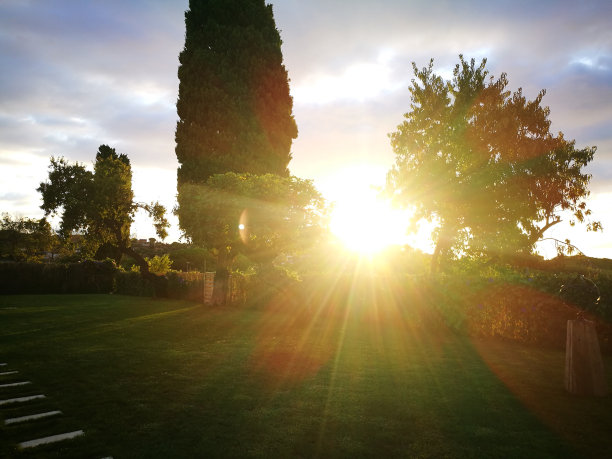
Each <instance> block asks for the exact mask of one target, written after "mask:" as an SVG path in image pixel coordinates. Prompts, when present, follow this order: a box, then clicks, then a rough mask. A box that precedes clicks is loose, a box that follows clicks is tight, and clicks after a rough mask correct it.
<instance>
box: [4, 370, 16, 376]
mask: <svg viewBox="0 0 612 459" xmlns="http://www.w3.org/2000/svg"><path fill="white" fill-rule="evenodd" d="M17 373H19V372H18V371H17V370H15V371H1V372H0V376H8V375H16V374H17Z"/></svg>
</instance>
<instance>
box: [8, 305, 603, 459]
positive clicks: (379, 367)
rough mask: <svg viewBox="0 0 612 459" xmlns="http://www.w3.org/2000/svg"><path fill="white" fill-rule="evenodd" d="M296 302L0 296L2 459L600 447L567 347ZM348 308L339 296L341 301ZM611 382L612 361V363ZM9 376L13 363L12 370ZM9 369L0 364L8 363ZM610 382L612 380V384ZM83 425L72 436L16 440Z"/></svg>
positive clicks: (514, 452) (596, 414)
mask: <svg viewBox="0 0 612 459" xmlns="http://www.w3.org/2000/svg"><path fill="white" fill-rule="evenodd" d="M401 303H402V304H401V305H399V306H398V305H397V304H395V303H393V302H390V304H389V305H388V306H383V305H381V304H374V303H369V302H368V301H358V300H356V299H353V300H352V301H351V302H350V304H351V306H350V307H346V305H344V304H341V303H339V302H336V303H335V304H336V305H337V306H336V307H334V302H333V301H332V302H330V305H328V306H327V307H326V308H325V309H324V310H321V309H319V308H317V307H311V308H310V309H308V308H306V307H303V308H298V309H296V308H295V307H291V306H289V305H288V304H285V303H284V302H283V301H282V299H279V300H278V301H274V302H272V303H271V304H268V305H262V306H260V307H257V308H256V307H250V308H247V307H243V308H238V307H227V308H209V307H203V306H201V305H197V304H193V303H188V302H182V301H169V300H158V299H148V298H133V297H123V296H113V295H70V296H67V295H57V296H53V295H48V296H0V362H6V363H8V364H9V366H10V368H14V369H16V370H19V371H20V374H19V375H18V377H14V376H2V377H0V378H2V379H0V384H2V383H7V382H11V381H17V380H30V381H32V384H31V386H27V387H25V386H24V388H11V389H6V388H5V389H0V400H2V399H6V398H9V397H11V396H13V395H15V396H18V395H28V394H36V393H44V394H46V395H47V399H45V400H42V401H40V402H30V403H29V404H28V405H19V406H16V407H15V406H10V407H0V419H6V418H9V417H14V416H19V415H23V414H31V413H32V412H42V411H49V410H57V409H59V410H61V411H62V412H63V413H64V415H63V416H61V418H58V419H53V420H51V419H50V420H42V421H34V422H30V423H27V424H25V425H20V426H4V425H3V423H0V457H93V458H95V457H104V456H113V457H114V458H115V459H118V458H123V457H130V458H136V457H143V458H145V457H146V458H152V457H160V458H170V457H172V458H175V457H185V458H194V457H432V458H439V457H474V458H482V457H517V458H519V457H520V458H524V457H550V458H558V457H603V456H605V455H606V453H609V452H610V451H612V435H610V432H612V399H611V397H607V398H603V399H589V398H577V397H572V396H570V395H567V394H566V393H565V392H564V390H563V365H564V354H563V352H560V351H556V350H544V349H536V348H529V347H525V346H520V345H516V344H507V343H506V344H503V343H495V342H471V341H470V340H468V339H465V338H461V337H458V336H456V335H454V334H452V333H450V332H448V331H445V330H444V327H443V326H441V325H440V324H439V322H436V321H435V320H428V319H427V314H426V313H424V312H423V311H422V309H421V308H419V307H418V306H417V305H416V304H410V301H402V302H401ZM338 305H339V306H338ZM606 366H607V370H608V375H610V368H612V360H610V359H606ZM4 368H8V367H4ZM0 371H3V370H0ZM611 384H612V381H611ZM78 429H83V430H84V431H85V433H86V435H85V436H84V437H81V438H79V439H76V440H72V441H70V442H66V443H62V444H61V446H60V444H58V445H55V446H53V447H51V446H49V447H41V448H37V449H35V450H31V451H29V452H28V453H27V454H26V453H23V452H22V453H19V452H17V451H16V450H15V445H16V444H17V443H18V442H21V441H24V440H30V439H32V438H38V437H41V436H45V435H49V434H53V433H62V432H67V431H72V430H78Z"/></svg>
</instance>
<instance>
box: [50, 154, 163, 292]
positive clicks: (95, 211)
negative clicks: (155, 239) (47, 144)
mask: <svg viewBox="0 0 612 459" xmlns="http://www.w3.org/2000/svg"><path fill="white" fill-rule="evenodd" d="M38 191H39V192H40V193H41V195H42V199H43V204H42V206H41V208H42V209H43V210H44V211H45V215H49V214H58V213H59V214H61V221H60V235H61V236H62V237H63V238H64V239H67V238H69V237H70V236H71V235H72V234H73V233H75V232H77V233H83V234H84V238H85V241H86V243H87V246H88V247H89V250H90V252H91V253H92V254H93V253H95V252H96V251H97V250H98V249H99V248H101V247H106V248H108V246H111V247H114V248H115V249H116V252H118V254H119V258H120V256H121V254H126V255H129V256H130V257H132V258H133V259H134V260H136V262H137V263H138V265H139V266H140V268H141V273H142V275H143V277H145V278H148V279H150V280H152V281H153V282H154V284H155V285H156V289H157V292H158V294H160V295H163V282H162V280H160V279H159V278H158V277H157V276H155V275H153V274H152V273H150V272H149V265H148V263H147V261H146V260H145V259H144V258H143V257H142V256H141V255H140V254H138V253H137V252H136V251H135V250H134V249H133V248H132V247H131V241H130V228H131V224H132V222H133V221H134V215H135V213H136V211H137V210H138V209H143V210H145V211H146V212H147V213H148V214H149V215H150V216H151V217H152V218H153V221H154V225H155V229H156V232H157V234H158V236H159V237H161V238H162V239H163V238H165V237H166V236H167V232H166V228H167V227H168V226H169V224H168V222H167V221H166V218H165V209H164V207H163V206H162V205H160V204H159V203H151V204H142V203H138V202H135V201H134V193H133V191H132V169H131V165H130V161H129V159H128V157H127V156H126V155H124V154H121V155H118V154H117V152H116V151H115V149H114V148H111V147H109V146H107V145H101V146H100V147H99V149H98V152H97V154H96V161H95V163H94V171H93V172H91V171H88V170H87V169H86V168H85V166H84V165H83V164H79V163H75V164H70V163H68V162H67V161H66V160H65V159H64V158H58V159H56V158H51V164H50V167H49V179H48V181H47V182H44V183H41V184H40V187H39V188H38ZM117 261H119V259H118V260H117Z"/></svg>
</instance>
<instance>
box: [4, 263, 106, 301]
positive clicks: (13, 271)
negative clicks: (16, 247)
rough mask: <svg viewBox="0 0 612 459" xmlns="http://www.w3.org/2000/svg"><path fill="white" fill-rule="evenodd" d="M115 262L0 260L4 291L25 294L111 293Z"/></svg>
mask: <svg viewBox="0 0 612 459" xmlns="http://www.w3.org/2000/svg"><path fill="white" fill-rule="evenodd" d="M114 275H115V267H114V264H113V262H112V261H110V260H107V261H92V260H85V261H83V262H81V263H69V264H64V263H45V264H43V263H0V291H2V292H3V293H5V294H24V293H39V294H42V293H46V294H48V293H110V292H112V291H113V289H114Z"/></svg>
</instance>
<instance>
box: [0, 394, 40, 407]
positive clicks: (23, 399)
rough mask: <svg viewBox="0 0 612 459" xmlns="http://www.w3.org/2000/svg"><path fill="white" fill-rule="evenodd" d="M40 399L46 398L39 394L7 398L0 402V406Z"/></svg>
mask: <svg viewBox="0 0 612 459" xmlns="http://www.w3.org/2000/svg"><path fill="white" fill-rule="evenodd" d="M41 398H46V397H45V396H44V395H42V394H40V395H28V396H27V397H17V398H9V399H7V400H0V406H2V405H10V404H11V403H22V402H29V401H30V400H38V399H41Z"/></svg>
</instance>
